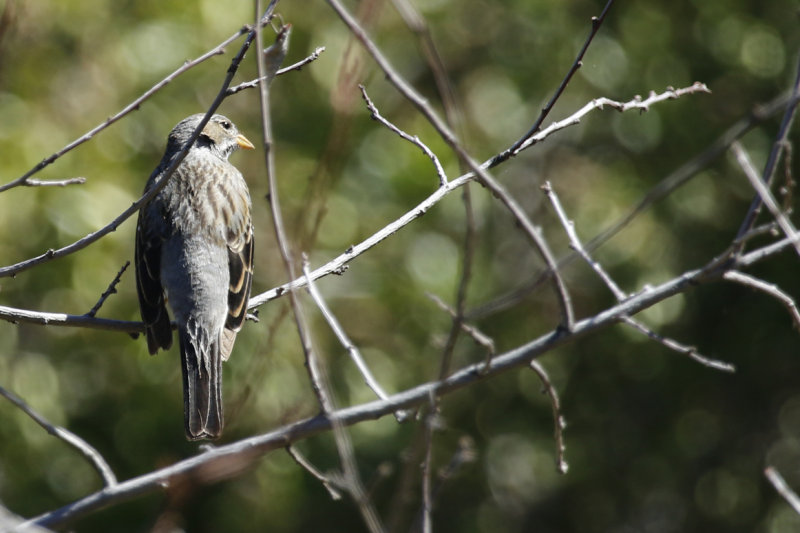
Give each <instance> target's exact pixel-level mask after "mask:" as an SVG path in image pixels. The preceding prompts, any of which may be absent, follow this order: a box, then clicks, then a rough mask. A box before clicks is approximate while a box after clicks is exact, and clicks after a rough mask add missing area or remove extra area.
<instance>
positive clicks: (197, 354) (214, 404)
mask: <svg viewBox="0 0 800 533" xmlns="http://www.w3.org/2000/svg"><path fill="white" fill-rule="evenodd" d="M178 337H179V341H180V349H181V368H182V370H183V415H184V423H185V426H186V438H187V439H189V440H200V439H216V438H218V437H219V436H220V435H221V434H222V425H223V415H222V368H221V365H222V358H221V356H220V339H219V338H213V339H209V338H208V335H207V333H206V331H205V330H204V328H199V327H198V328H192V327H191V324H190V327H188V328H179V331H178Z"/></svg>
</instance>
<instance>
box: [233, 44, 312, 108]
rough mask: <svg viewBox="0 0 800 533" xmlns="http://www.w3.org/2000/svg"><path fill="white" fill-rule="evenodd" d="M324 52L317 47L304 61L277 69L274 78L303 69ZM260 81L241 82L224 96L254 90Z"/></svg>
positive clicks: (266, 78) (257, 79)
mask: <svg viewBox="0 0 800 533" xmlns="http://www.w3.org/2000/svg"><path fill="white" fill-rule="evenodd" d="M324 51H325V47H324V46H319V47H317V48H316V49H315V50H314V52H312V53H311V55H309V56H308V57H306V58H305V59H303V60H301V61H298V62H297V63H295V64H293V65H289V66H288V67H284V68H282V69H279V70H278V72H276V73H275V76H281V75H283V74H286V73H288V72H291V71H293V70H297V71H300V70H302V69H303V67H305V66H306V65H308V64H309V63H311V62H313V61H316V60H317V59H319V56H320V55H322V52H324ZM264 79H265V80H267V81H269V79H268V77H267V76H265V77H264ZM260 81H261V78H256V79H254V80H250V81H245V82H242V83H240V84H239V85H234V86H233V87H230V88H229V89H228V90H227V91H225V95H226V96H231V95H233V94H236V93H238V92H240V91H244V90H245V89H254V88H256V87H258V84H259V82H260Z"/></svg>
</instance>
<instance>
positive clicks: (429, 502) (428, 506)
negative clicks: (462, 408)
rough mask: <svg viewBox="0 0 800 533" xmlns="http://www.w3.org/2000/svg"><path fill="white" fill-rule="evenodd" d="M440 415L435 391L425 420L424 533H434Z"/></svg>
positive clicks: (430, 396)
mask: <svg viewBox="0 0 800 533" xmlns="http://www.w3.org/2000/svg"><path fill="white" fill-rule="evenodd" d="M438 417H439V402H438V401H437V399H436V396H435V395H434V393H433V391H431V394H430V395H429V398H428V412H427V413H426V415H425V422H424V425H425V427H424V432H425V436H424V442H425V455H424V456H423V459H422V517H421V520H420V522H421V525H422V528H421V529H422V533H433V518H432V514H433V499H432V497H431V492H432V489H431V487H432V483H431V477H432V470H433V433H434V431H435V430H436V426H437V424H438Z"/></svg>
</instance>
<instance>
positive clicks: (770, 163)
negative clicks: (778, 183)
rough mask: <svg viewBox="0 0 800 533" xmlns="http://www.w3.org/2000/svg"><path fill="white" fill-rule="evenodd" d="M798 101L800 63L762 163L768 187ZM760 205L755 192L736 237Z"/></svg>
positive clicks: (748, 225) (749, 225) (745, 229)
mask: <svg viewBox="0 0 800 533" xmlns="http://www.w3.org/2000/svg"><path fill="white" fill-rule="evenodd" d="M799 101H800V63H798V66H797V74H796V76H795V79H794V85H793V86H792V90H791V97H790V99H789V103H788V104H787V105H786V110H785V111H784V112H783V120H782V121H781V126H780V129H779V130H778V135H777V137H776V139H775V142H774V143H772V150H770V153H769V157H768V158H767V164H766V165H764V172H763V173H762V174H761V181H762V183H763V184H764V185H765V186H766V187H767V188H769V186H770V185H771V184H772V177H773V176H774V175H775V169H776V168H777V166H778V161H779V160H780V158H781V154H782V153H783V150H784V147H785V146H786V139H787V138H788V136H789V131H790V130H791V129H792V122H793V121H794V116H795V111H796V110H797V104H798V102H799ZM762 205H763V203H762V197H761V195H759V194H756V197H755V198H753V202H752V203H751V204H750V209H749V210H748V211H747V214H746V215H745V217H744V220H743V221H742V225H741V226H740V227H739V232H738V233H737V234H736V238H737V239H739V238H741V237H742V236H743V235H745V234H746V233H747V232H748V231H750V229H751V228H752V227H753V225H754V224H755V223H756V217H758V214H759V213H760V212H761V206H762ZM739 252H741V247H740V248H739Z"/></svg>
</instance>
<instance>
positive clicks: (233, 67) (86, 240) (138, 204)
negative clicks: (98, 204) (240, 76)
mask: <svg viewBox="0 0 800 533" xmlns="http://www.w3.org/2000/svg"><path fill="white" fill-rule="evenodd" d="M258 27H259V28H260V27H261V25H258ZM245 30H246V28H242V29H241V30H239V32H237V33H236V34H235V35H234V36H232V37H230V38H229V39H228V40H226V41H225V42H224V44H227V43H229V42H232V41H233V40H235V39H236V38H238V37H239V36H240V35H241V34H242V33H245ZM254 37H255V32H254V31H249V33H248V34H247V37H246V38H245V41H244V43H243V44H242V46H241V48H239V52H238V53H237V54H236V55H235V56H234V57H233V59H232V60H231V64H230V66H229V67H228V70H227V72H226V75H225V79H224V81H223V82H222V88H221V89H220V90H219V92H218V93H217V96H216V97H215V98H214V101H213V102H212V103H211V105H210V106H209V108H208V110H207V111H206V115H205V116H204V117H203V119H202V120H201V121H200V123H199V124H198V125H197V128H196V129H195V130H194V132H193V133H192V135H191V137H190V138H189V140H188V141H187V142H186V145H185V146H183V148H181V150H180V151H179V152H178V153H177V154H175V156H174V157H173V158H172V160H171V162H170V164H169V166H168V167H167V169H166V170H165V171H164V173H163V177H162V178H161V179H160V181H159V182H158V183H157V184H156V186H154V187H152V188H151V189H150V190H149V191H147V192H146V193H145V194H144V195H142V197H141V198H139V199H138V200H137V201H135V202H134V203H133V204H131V206H130V207H129V208H128V209H126V210H125V211H123V212H122V213H121V214H120V215H118V216H117V217H116V218H115V219H114V220H113V221H111V222H110V223H109V224H108V225H106V226H104V227H102V228H100V229H99V230H97V231H94V232H92V233H90V234H88V235H86V236H85V237H83V238H81V239H79V240H77V241H75V242H74V243H72V244H70V245H67V246H64V247H62V248H59V249H57V250H54V249H52V248H51V249H50V250H47V251H46V252H44V253H43V254H41V255H38V256H36V257H33V258H31V259H27V260H25V261H21V262H19V263H16V264H14V265H9V266H6V267H2V268H0V277H6V276H13V275H15V274H18V273H19V272H22V271H23V270H27V269H29V268H32V267H34V266H37V265H40V264H42V263H46V262H48V261H51V260H52V259H55V258H58V257H63V256H65V255H69V254H71V253H74V252H77V251H78V250H82V249H83V248H86V247H87V246H89V245H90V244H92V243H93V242H95V241H96V240H98V239H100V238H101V237H103V236H105V235H107V234H109V233H111V232H112V231H116V229H117V228H118V227H119V226H120V224H122V223H123V222H125V221H126V220H127V219H128V218H130V217H131V215H133V214H134V213H136V212H137V211H138V210H139V209H141V208H142V206H144V205H145V204H146V203H148V202H149V201H150V200H151V199H152V198H154V197H155V195H156V194H158V193H159V192H160V191H161V189H163V188H164V187H165V186H166V184H167V182H168V181H169V179H170V178H171V177H172V174H174V173H175V170H176V169H177V168H178V167H179V166H180V164H181V162H183V160H184V158H185V157H186V154H187V153H188V152H189V148H191V147H192V145H194V142H195V140H197V137H198V136H199V135H200V132H201V131H203V128H204V127H205V125H206V124H207V123H208V120H209V119H210V118H211V115H213V114H214V111H216V109H217V108H218V107H219V105H220V104H221V103H222V100H224V99H225V91H226V90H227V88H228V86H229V85H230V84H231V81H232V80H233V77H234V76H235V75H236V72H237V71H238V69H239V64H240V63H241V61H242V58H244V54H245V52H247V50H248V49H249V48H250V43H252V41H253V39H254ZM221 52H222V46H218V47H217V48H215V49H214V50H212V51H210V52H208V53H206V54H204V55H203V56H200V57H199V58H198V59H196V60H195V62H198V63H199V62H200V61H202V60H205V59H207V58H208V57H211V56H213V55H217V54H219V53H221ZM189 63H192V62H189ZM189 63H185V64H184V67H185V66H186V65H187V64H189ZM184 67H181V68H180V69H178V70H176V71H175V72H173V74H171V75H170V76H172V77H167V78H165V79H164V80H162V81H161V82H160V83H159V84H157V85H155V86H154V87H152V88H151V89H149V90H148V91H147V92H146V93H145V95H146V97H149V96H151V95H152V94H154V93H155V92H156V91H157V90H158V89H160V88H161V87H162V86H163V85H166V84H167V83H168V82H169V81H170V80H172V79H173V77H174V76H177V75H179V74H180V73H182V72H183V71H184V70H185V69H184ZM182 69H184V70H182ZM144 97H145V96H144V95H143V97H141V98H139V99H138V100H135V101H134V102H133V103H131V104H129V105H128V107H126V108H125V109H123V110H122V111H120V112H119V113H118V114H117V115H115V116H114V117H111V118H109V119H108V120H107V121H106V122H105V123H104V124H101V125H100V126H98V127H96V128H95V129H94V130H92V131H90V132H89V133H87V134H86V135H84V136H83V137H81V139H78V140H77V141H74V142H73V143H71V144H69V145H67V146H66V147H65V148H64V149H62V150H61V152H58V153H57V154H53V155H52V156H50V158H48V159H45V160H44V161H42V163H40V164H39V165H38V166H37V167H34V169H32V170H31V171H29V172H28V173H27V174H25V175H23V176H22V177H20V178H18V179H17V180H15V181H14V182H11V183H9V184H6V186H4V187H6V188H10V187H12V186H17V185H20V184H22V183H23V182H24V181H25V180H26V179H27V178H28V177H29V176H30V175H32V174H33V173H34V172H38V171H39V170H40V169H41V168H44V167H45V166H47V165H49V164H50V163H52V162H53V161H55V159H56V158H58V157H60V156H61V155H63V154H64V153H66V152H67V151H69V150H71V149H73V148H75V147H76V146H78V145H80V144H81V143H83V142H86V141H88V140H89V139H90V138H92V137H93V136H94V135H95V134H96V133H97V132H99V131H101V130H102V129H104V128H105V127H107V125H108V124H110V123H112V122H115V121H116V120H119V119H120V118H122V117H123V116H124V115H125V114H127V113H129V112H130V111H132V110H134V109H135V108H136V107H138V105H139V103H141V102H140V101H141V100H142V99H144ZM3 190H5V189H3V187H0V192H2V191H3Z"/></svg>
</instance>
